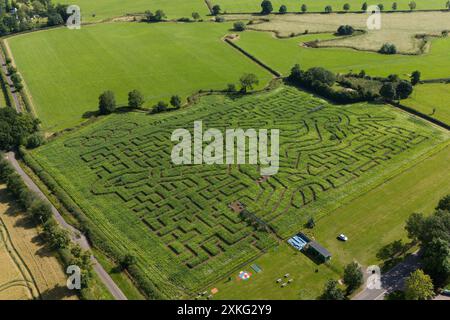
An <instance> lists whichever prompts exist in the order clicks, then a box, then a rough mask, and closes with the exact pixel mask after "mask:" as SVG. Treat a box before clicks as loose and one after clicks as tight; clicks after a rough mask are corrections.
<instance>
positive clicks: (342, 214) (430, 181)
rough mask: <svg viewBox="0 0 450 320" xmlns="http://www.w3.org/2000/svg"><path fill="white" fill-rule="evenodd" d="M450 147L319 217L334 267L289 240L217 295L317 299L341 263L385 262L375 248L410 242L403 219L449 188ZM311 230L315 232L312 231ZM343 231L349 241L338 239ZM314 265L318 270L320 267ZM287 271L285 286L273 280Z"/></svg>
mask: <svg viewBox="0 0 450 320" xmlns="http://www.w3.org/2000/svg"><path fill="white" fill-rule="evenodd" d="M449 157H450V146H448V145H447V147H445V148H444V149H442V150H440V151H438V152H436V153H435V154H432V155H431V156H430V157H428V158H426V159H424V160H423V161H421V162H419V163H418V164H417V165H414V166H413V167H411V168H409V169H407V170H406V171H404V172H402V173H400V174H399V175H397V176H395V177H394V178H392V179H390V180H388V181H386V182H384V183H382V184H381V185H379V186H377V187H376V188H374V189H372V190H370V191H369V192H367V193H365V194H363V195H361V196H360V197H358V198H356V199H355V200H353V201H351V202H350V203H348V204H344V205H343V206H341V207H339V208H338V209H336V210H335V211H333V212H330V213H329V214H328V215H326V216H324V217H323V218H322V219H320V220H319V221H318V222H317V225H316V227H315V228H314V229H313V231H312V234H313V235H314V236H315V238H316V239H317V240H318V241H319V242H320V243H321V244H322V245H323V246H325V247H326V248H327V249H328V250H329V251H330V252H331V253H332V254H333V257H332V260H331V266H332V268H328V267H327V266H326V265H319V266H317V265H315V264H314V263H313V262H311V261H310V260H309V259H308V258H307V257H306V256H304V255H303V254H300V253H298V252H296V251H295V250H294V249H293V248H291V247H290V246H289V245H288V244H285V243H284V244H281V245H280V246H278V247H276V248H273V249H271V250H270V251H269V252H268V253H267V254H265V255H264V256H262V257H261V258H259V259H257V260H256V261H254V262H252V263H251V264H253V263H256V264H257V265H259V266H260V267H261V268H262V269H263V271H262V272H261V273H255V272H254V271H253V270H252V269H251V266H250V265H251V264H249V265H246V266H244V267H242V269H243V270H246V271H250V272H252V273H253V275H252V277H251V278H250V280H248V281H241V280H238V279H237V277H236V275H237V274H238V272H239V271H236V272H234V273H233V274H231V275H230V276H231V280H229V277H226V278H225V279H224V280H221V281H218V282H217V283H214V284H213V285H211V286H210V287H209V288H208V289H211V288H213V287H215V288H217V289H218V290H219V293H218V294H217V295H215V298H216V299H315V298H316V297H317V296H319V295H320V294H321V292H322V290H323V286H324V285H325V282H326V280H328V279H336V280H337V279H339V278H341V277H342V270H343V266H345V265H346V264H348V263H350V262H352V261H353V260H356V261H358V262H359V263H360V264H362V265H363V267H367V266H369V265H372V264H381V263H382V261H380V260H379V259H377V258H376V253H377V252H378V250H380V248H382V247H383V246H384V245H387V244H389V243H391V242H392V241H395V240H399V239H402V240H403V241H404V243H407V242H408V239H407V238H406V232H405V230H404V223H405V220H406V219H407V217H408V216H409V215H410V214H411V213H413V212H422V213H424V214H431V213H432V212H433V210H434V207H435V204H436V203H437V202H438V201H439V199H440V198H441V197H443V196H445V195H446V194H448V192H449V190H450V173H449V171H448V170H447V164H448V159H449ZM310 232H311V231H310ZM341 233H344V234H345V235H347V236H348V237H349V241H348V242H346V243H343V242H340V241H338V240H337V239H336V236H337V235H338V234H341ZM316 269H317V270H318V272H316ZM286 273H289V274H290V275H291V276H290V278H293V279H294V281H293V282H292V283H291V284H289V285H288V286H287V287H285V288H281V286H280V284H277V283H276V282H275V280H276V279H278V278H282V279H284V281H283V282H286V279H285V278H283V277H282V276H283V275H284V274H286Z"/></svg>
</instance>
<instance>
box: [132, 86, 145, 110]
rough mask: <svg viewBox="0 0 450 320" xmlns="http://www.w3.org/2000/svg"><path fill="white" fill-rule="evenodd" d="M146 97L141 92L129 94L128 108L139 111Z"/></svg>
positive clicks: (134, 91)
mask: <svg viewBox="0 0 450 320" xmlns="http://www.w3.org/2000/svg"><path fill="white" fill-rule="evenodd" d="M144 102H145V100H144V95H143V94H142V93H141V92H140V91H139V90H133V91H130V92H129V93H128V106H129V107H131V108H135V109H138V108H140V107H142V105H143V104H144Z"/></svg>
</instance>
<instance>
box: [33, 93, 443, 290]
mask: <svg viewBox="0 0 450 320" xmlns="http://www.w3.org/2000/svg"><path fill="white" fill-rule="evenodd" d="M274 106H276V107H274ZM199 119H202V120H203V121H204V126H205V128H206V127H214V128H220V129H224V128H230V127H231V128H233V127H237V128H239V127H240V128H278V129H280V131H281V138H280V140H281V141H280V146H281V150H280V156H281V159H280V172H279V173H278V174H277V175H275V176H273V177H271V178H269V179H268V180H267V181H265V182H259V183H258V182H257V181H258V180H259V178H260V173H259V170H258V169H257V167H255V166H249V165H240V166H239V167H236V166H231V167H230V168H227V166H225V165H215V166H182V167H180V166H174V165H173V164H172V162H171V160H170V153H171V149H172V147H173V145H174V144H173V143H172V142H170V135H171V132H172V131H173V129H174V128H188V129H189V128H192V126H193V122H194V121H195V120H199ZM446 139H448V134H447V133H445V132H443V131H441V130H438V129H436V128H434V127H431V126H429V125H428V124H426V123H425V122H423V121H421V120H418V119H416V118H414V117H411V116H409V115H407V114H405V113H403V112H398V111H396V110H395V109H393V108H392V107H388V106H382V105H370V104H356V105H352V106H345V107H342V106H333V105H329V104H328V103H327V102H325V101H324V100H321V99H317V98H313V97H312V96H311V95H309V94H306V93H303V92H301V91H298V90H296V89H293V88H286V87H281V88H278V89H277V90H275V91H272V92H270V93H266V94H259V95H256V96H249V97H245V98H242V99H238V100H230V99H228V98H225V97H222V96H211V97H205V98H203V99H202V100H201V101H200V103H199V104H198V105H196V106H193V107H190V108H188V109H185V110H181V111H179V112H173V113H170V114H162V115H158V116H148V115H145V114H136V113H129V114H121V115H113V116H111V117H106V118H103V119H102V120H100V121H98V122H97V123H96V124H93V125H91V126H89V127H86V128H83V129H81V130H79V131H78V132H74V133H72V134H67V135H65V136H64V137H62V138H59V139H56V140H54V141H52V142H50V143H48V144H47V145H44V146H43V147H41V148H38V149H36V150H34V151H32V156H33V158H34V159H35V160H36V161H37V162H38V163H39V164H40V166H42V168H43V169H44V170H45V171H47V172H48V173H49V174H51V175H52V176H53V177H54V178H55V179H56V180H57V182H58V183H59V184H60V185H61V186H62V187H63V188H64V189H65V190H66V192H67V193H68V194H69V195H70V196H71V197H72V198H73V199H74V200H75V201H76V202H77V204H78V205H79V206H80V207H81V208H82V209H83V211H84V212H85V213H86V215H87V216H88V217H89V219H91V220H92V221H93V222H94V223H95V225H97V226H98V228H99V230H100V231H101V232H102V233H104V234H105V236H106V237H107V238H108V239H109V240H110V241H111V243H112V244H113V245H114V246H115V247H116V248H117V250H120V251H123V252H133V253H135V254H136V255H137V257H138V261H139V262H138V264H139V267H140V268H142V270H144V271H145V272H146V273H147V275H148V276H149V278H150V279H151V281H152V282H153V283H155V285H156V286H157V287H158V288H159V289H160V290H161V291H162V292H163V293H164V294H165V295H167V296H168V297H179V296H180V295H182V294H186V293H192V291H194V292H195V291H196V290H198V289H199V288H201V287H202V285H203V284H205V283H207V282H209V281H213V280H214V279H217V278H220V277H221V276H224V275H226V274H227V273H229V272H230V271H231V270H233V269H234V268H236V267H237V266H239V265H241V264H242V263H245V262H246V261H248V260H250V259H252V258H254V257H256V256H258V255H260V254H261V253H262V250H264V249H265V248H270V247H271V246H273V245H274V244H275V242H276V240H275V238H274V237H273V235H271V234H270V233H266V232H262V231H255V230H253V228H252V227H250V226H249V225H247V223H245V222H243V221H242V220H241V218H240V217H239V215H238V214H237V213H235V212H234V211H232V210H230V209H229V208H228V207H227V206H228V204H230V203H231V202H233V201H236V200H239V201H241V202H242V203H244V204H245V206H246V208H247V209H248V210H249V211H250V212H253V213H254V214H256V215H257V216H258V217H259V218H261V219H262V220H264V221H265V222H266V223H268V224H269V225H270V226H271V227H272V228H273V230H275V231H276V233H277V235H278V236H279V237H283V238H285V237H287V236H289V235H291V234H293V233H295V232H298V231H299V230H301V229H302V228H303V224H304V223H305V221H306V220H307V219H308V217H309V216H315V217H316V218H319V217H321V216H324V215H325V214H327V213H329V212H332V211H333V210H334V209H336V208H337V207H338V206H339V205H341V204H342V203H345V202H346V201H348V199H351V198H352V197H355V196H356V195H358V194H361V193H363V192H364V191H365V190H367V189H368V188H370V186H372V185H373V184H377V183H380V182H382V181H383V180H384V179H386V178H387V177H389V176H390V175H392V174H394V173H395V172H396V171H397V170H399V169H400V168H402V167H408V166H410V165H411V163H413V162H414V161H415V160H416V159H417V158H418V157H419V156H420V155H422V154H424V153H426V152H428V151H430V150H431V149H433V148H434V147H435V146H436V145H438V144H440V143H441V142H443V141H445V140H446ZM180 288H186V289H185V290H182V292H180V291H181V290H180Z"/></svg>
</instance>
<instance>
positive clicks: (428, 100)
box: [402, 83, 450, 124]
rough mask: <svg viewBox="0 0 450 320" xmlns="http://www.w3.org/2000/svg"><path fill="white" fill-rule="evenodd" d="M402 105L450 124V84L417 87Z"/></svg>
mask: <svg viewBox="0 0 450 320" xmlns="http://www.w3.org/2000/svg"><path fill="white" fill-rule="evenodd" d="M402 104H404V105H406V106H408V107H411V108H413V109H416V110H417V111H420V112H422V113H424V114H427V115H429V116H432V117H433V118H436V119H438V120H440V121H442V122H444V123H447V124H450V84H442V83H436V84H421V85H417V86H415V88H414V91H413V93H412V95H411V96H410V97H409V98H408V99H406V100H403V101H402ZM433 110H434V112H433Z"/></svg>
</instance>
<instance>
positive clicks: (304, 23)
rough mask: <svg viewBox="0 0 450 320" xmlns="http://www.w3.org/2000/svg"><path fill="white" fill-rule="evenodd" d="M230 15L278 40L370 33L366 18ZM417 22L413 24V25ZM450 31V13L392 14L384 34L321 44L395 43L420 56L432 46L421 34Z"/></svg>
mask: <svg viewBox="0 0 450 320" xmlns="http://www.w3.org/2000/svg"><path fill="white" fill-rule="evenodd" d="M259 18H260V16H256V15H228V16H227V19H233V20H234V19H242V20H253V22H254V23H253V24H252V25H249V26H248V28H249V29H252V30H257V31H274V32H276V33H277V36H278V37H290V36H291V35H292V34H294V35H299V34H304V33H305V32H306V33H335V32H336V30H337V29H338V28H339V26H341V25H351V26H352V27H353V28H355V29H358V30H367V23H366V20H367V15H363V14H359V13H349V14H340V13H333V14H285V15H279V14H274V15H269V16H264V19H270V21H266V20H258V19H259ZM411 21H414V23H411ZM444 30H450V11H446V12H412V13H389V14H385V15H383V16H382V28H381V30H373V31H367V32H366V33H364V34H361V35H357V36H353V37H336V38H335V40H333V41H327V42H321V43H319V44H318V45H319V46H325V47H330V46H333V47H348V48H355V49H359V50H368V51H375V52H377V51H378V50H379V49H380V48H381V46H382V45H383V44H384V43H386V42H389V43H394V44H395V46H396V48H397V52H398V53H407V54H421V53H423V52H427V50H428V48H429V46H428V44H427V42H426V40H424V39H423V38H417V37H416V36H417V35H418V34H427V35H430V36H435V37H440V36H441V35H442V31H444Z"/></svg>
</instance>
